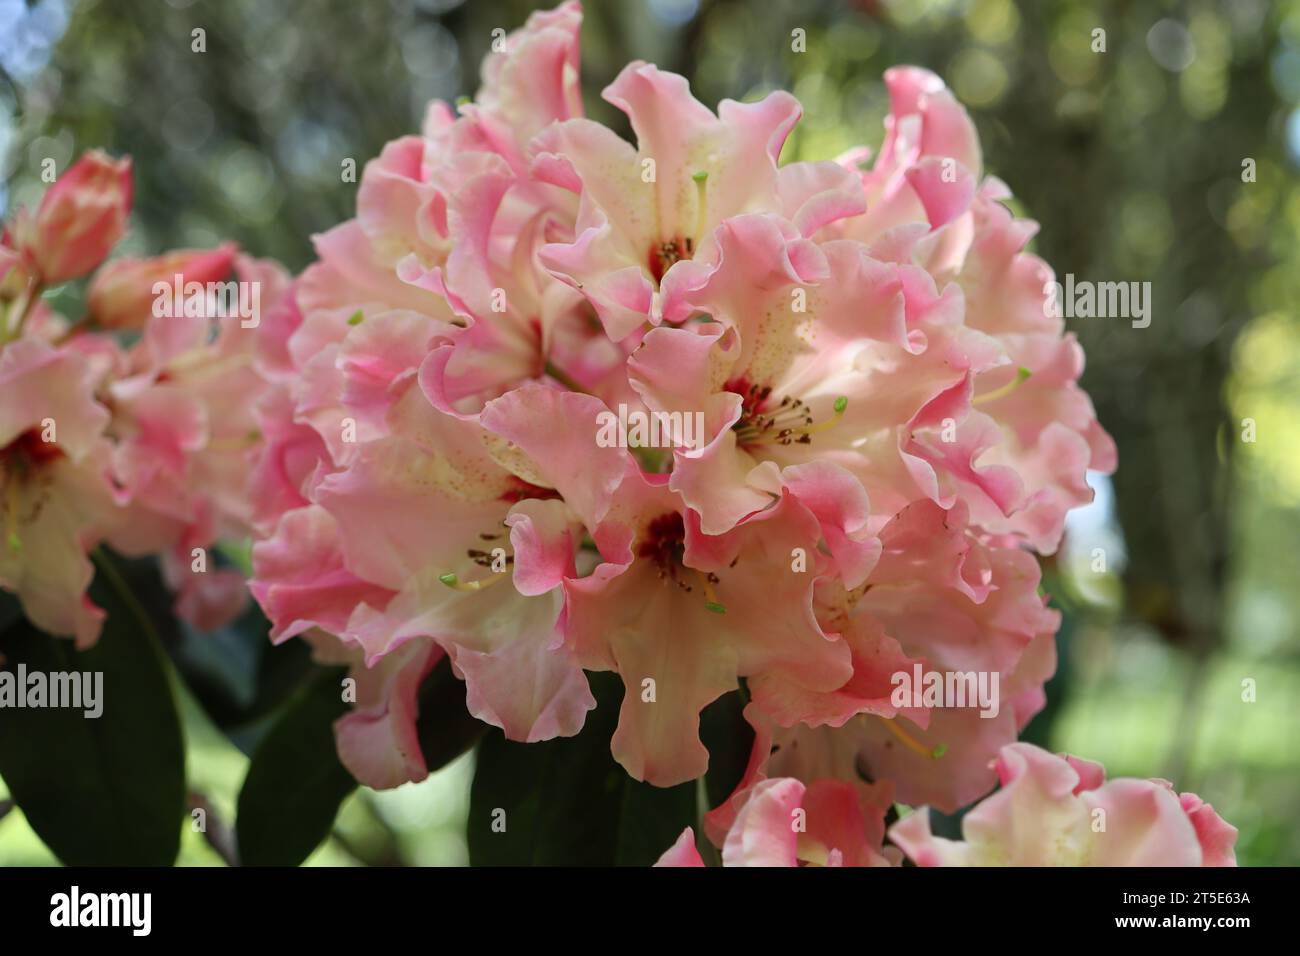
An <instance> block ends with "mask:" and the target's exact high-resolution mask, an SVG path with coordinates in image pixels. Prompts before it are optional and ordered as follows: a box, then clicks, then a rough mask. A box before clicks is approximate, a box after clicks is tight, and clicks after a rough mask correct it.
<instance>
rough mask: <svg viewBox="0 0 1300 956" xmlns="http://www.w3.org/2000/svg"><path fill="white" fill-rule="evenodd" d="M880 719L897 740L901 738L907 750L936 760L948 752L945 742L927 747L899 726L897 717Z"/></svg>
mask: <svg viewBox="0 0 1300 956" xmlns="http://www.w3.org/2000/svg"><path fill="white" fill-rule="evenodd" d="M880 719H881V720H882V721H884V723H885V726H886V727H887V728H889V732H890V733H891V734H893V735H894V736H895V737H897V738H898V739H899V740H901V741H902V742H903V745H904V746H906V747H907V749H908V750H911V751H913V752H914V753H918V754H920V755H921V756H922V757H929V758H930V759H932V760H938V759H939V758H940V757H942V756H943V755H944V754H946V753H947V752H948V745H947V744H939V745H938V746H936V747H927V746H926V745H925V744H923V743H921V741H919V740H917V739H916V738H915V737H913V736H912V735H911V734H909V733H908V732H907V731H905V730H904V729H903V728H902V727H899V726H898V719H897V718H894V719H893V720H886V719H885V718H884V717H881V718H880Z"/></svg>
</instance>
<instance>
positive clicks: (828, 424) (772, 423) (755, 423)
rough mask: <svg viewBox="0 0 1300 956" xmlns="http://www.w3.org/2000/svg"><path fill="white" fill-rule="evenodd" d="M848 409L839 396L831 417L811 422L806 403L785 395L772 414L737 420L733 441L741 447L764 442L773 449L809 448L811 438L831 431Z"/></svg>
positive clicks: (760, 413)
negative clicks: (783, 446)
mask: <svg viewBox="0 0 1300 956" xmlns="http://www.w3.org/2000/svg"><path fill="white" fill-rule="evenodd" d="M751 391H752V389H751ZM766 391H767V392H770V391H771V390H770V389H767V390H766ZM764 397H765V396H764ZM760 401H761V399H760ZM848 407H849V399H848V396H846V395H841V396H840V397H839V398H837V399H835V403H834V405H833V406H832V410H833V413H832V415H831V417H830V418H827V419H826V420H824V421H821V422H815V421H814V420H813V417H812V414H811V411H810V409H809V408H808V405H807V403H805V402H804V401H803V400H802V399H798V398H791V397H789V396H788V395H787V396H786V397H784V398H782V399H781V403H780V405H778V406H777V408H776V409H775V410H774V411H772V412H770V413H766V414H764V413H762V412H757V413H754V414H753V415H752V416H751V417H749V418H746V419H741V423H738V424H737V425H736V426H734V427H735V429H736V438H737V440H738V441H739V442H740V443H741V444H742V445H759V444H763V443H764V442H767V443H770V444H776V445H794V444H799V445H810V444H812V436H813V435H815V434H817V433H818V432H822V431H826V430H827V429H828V428H834V427H835V426H836V425H837V424H838V423H839V420H840V419H841V418H843V417H844V410H845V409H847V408H848Z"/></svg>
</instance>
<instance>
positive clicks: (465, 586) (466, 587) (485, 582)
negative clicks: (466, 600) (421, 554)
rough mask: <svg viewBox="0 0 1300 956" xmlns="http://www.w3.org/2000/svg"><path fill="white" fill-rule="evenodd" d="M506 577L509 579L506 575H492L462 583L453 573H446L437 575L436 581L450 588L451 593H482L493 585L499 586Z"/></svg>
mask: <svg viewBox="0 0 1300 956" xmlns="http://www.w3.org/2000/svg"><path fill="white" fill-rule="evenodd" d="M507 577H509V575H508V574H505V573H501V574H493V575H492V576H491V577H488V578H483V579H482V580H479V581H462V580H460V579H459V578H457V577H456V575H455V573H454V572H452V571H448V572H447V573H446V574H440V575H438V580H439V581H441V582H442V583H443V584H445V585H447V587H449V588H451V589H452V590H453V591H482V590H484V589H485V588H490V587H491V586H492V585H494V584H499V583H500V582H501V581H504V580H505V579H506V578H507Z"/></svg>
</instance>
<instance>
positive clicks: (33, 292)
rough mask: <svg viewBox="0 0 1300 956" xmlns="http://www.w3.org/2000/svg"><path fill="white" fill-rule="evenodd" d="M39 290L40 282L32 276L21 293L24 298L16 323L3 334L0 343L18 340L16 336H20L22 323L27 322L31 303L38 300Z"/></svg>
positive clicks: (40, 288)
mask: <svg viewBox="0 0 1300 956" xmlns="http://www.w3.org/2000/svg"><path fill="white" fill-rule="evenodd" d="M41 290H42V286H41V281H40V280H39V279H38V278H36V276H32V277H31V278H29V279H28V280H27V289H26V290H25V291H24V293H23V295H24V298H23V300H22V303H23V307H22V311H21V312H19V313H18V321H17V322H15V323H14V327H13V328H12V329H9V330H8V331H7V332H6V333H5V335H4V337H3V338H2V339H0V343H3V342H9V341H12V340H13V339H16V338H18V336H19V335H21V334H22V331H23V323H24V322H26V321H27V316H28V315H29V314H30V313H31V311H32V303H34V302H35V301H36V300H37V299H38V298H40V295H41Z"/></svg>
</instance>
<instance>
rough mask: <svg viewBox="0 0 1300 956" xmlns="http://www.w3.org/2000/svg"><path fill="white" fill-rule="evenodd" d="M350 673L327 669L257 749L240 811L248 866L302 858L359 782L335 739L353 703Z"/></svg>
mask: <svg viewBox="0 0 1300 956" xmlns="http://www.w3.org/2000/svg"><path fill="white" fill-rule="evenodd" d="M346 673H347V672H346V670H345V669H343V668H330V669H327V670H326V669H323V670H321V671H320V673H319V674H318V675H317V676H316V678H315V679H314V680H312V681H311V682H310V683H308V684H307V686H305V687H303V688H302V690H300V691H299V692H298V693H297V694H296V695H294V696H293V698H291V699H290V701H289V702H288V704H287V705H286V707H285V709H284V711H283V713H281V715H280V717H279V719H278V720H277V721H276V723H275V724H274V725H273V726H272V727H271V729H270V731H269V732H268V733H267V735H266V737H265V738H263V740H262V743H261V745H260V746H259V747H258V748H257V751H256V753H254V755H253V760H252V763H251V764H250V765H249V768H248V775H247V776H246V777H245V778H244V785H243V787H242V788H240V791H239V803H238V807H237V810H236V817H235V835H236V839H237V841H238V845H239V859H240V862H241V863H242V864H244V865H245V866H297V865H298V864H299V863H301V862H302V861H303V860H305V859H307V857H309V856H310V855H311V854H312V851H313V850H315V849H316V847H318V846H320V844H321V841H323V840H324V839H325V837H326V836H328V835H329V832H330V829H331V828H332V827H333V826H334V818H335V816H337V815H338V812H339V807H340V806H341V805H342V803H343V801H344V800H345V799H347V797H348V795H349V794H351V793H352V791H353V790H355V789H356V786H357V782H356V781H355V780H354V779H352V775H351V774H350V773H348V771H347V769H346V768H344V766H343V764H342V763H340V762H339V757H338V751H337V749H336V748H335V746H334V721H335V720H337V719H338V718H339V717H342V716H343V715H344V714H345V713H346V712H347V710H348V705H347V704H346V703H344V701H343V694H342V681H343V678H344V676H345V675H346Z"/></svg>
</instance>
